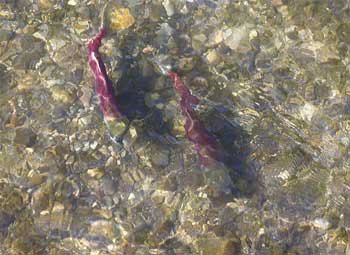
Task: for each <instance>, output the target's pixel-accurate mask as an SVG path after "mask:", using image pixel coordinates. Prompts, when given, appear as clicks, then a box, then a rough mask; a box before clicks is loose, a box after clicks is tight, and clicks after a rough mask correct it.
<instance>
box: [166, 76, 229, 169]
mask: <svg viewBox="0 0 350 255" xmlns="http://www.w3.org/2000/svg"><path fill="white" fill-rule="evenodd" d="M167 75H168V77H169V78H170V79H171V80H172V81H173V86H174V88H175V90H176V91H177V92H178V93H179V95H180V102H179V106H180V109H181V113H182V115H183V116H184V117H185V126H184V128H185V132H186V137H187V138H188V140H190V141H191V142H192V143H193V144H194V147H195V150H196V151H197V153H198V156H199V158H200V162H201V163H202V164H203V165H210V164H211V163H213V162H215V161H223V160H224V153H223V150H222V148H221V146H220V144H219V142H218V141H217V140H216V139H215V137H214V136H212V135H211V134H210V133H209V132H208V130H207V129H206V128H205V126H204V124H203V123H202V122H201V121H200V119H199V118H198V116H197V114H196V112H195V110H194V107H195V106H196V105H197V104H198V103H199V99H198V98H197V97H195V96H194V95H192V93H191V91H190V90H189V89H188V88H187V87H186V86H185V84H184V83H183V82H182V81H181V79H180V77H179V76H178V74H177V73H175V72H173V71H168V73H167Z"/></svg>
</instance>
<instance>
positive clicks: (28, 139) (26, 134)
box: [14, 128, 37, 147]
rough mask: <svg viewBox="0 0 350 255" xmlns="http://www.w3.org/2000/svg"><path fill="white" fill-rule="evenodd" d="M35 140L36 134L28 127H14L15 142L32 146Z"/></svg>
mask: <svg viewBox="0 0 350 255" xmlns="http://www.w3.org/2000/svg"><path fill="white" fill-rule="evenodd" d="M36 141H37V136H36V134H35V133H34V132H33V131H32V130H31V129H30V128H18V129H16V136H15V139H14V142H15V144H18V145H24V146H26V147H33V146H34V145H35V143H36Z"/></svg>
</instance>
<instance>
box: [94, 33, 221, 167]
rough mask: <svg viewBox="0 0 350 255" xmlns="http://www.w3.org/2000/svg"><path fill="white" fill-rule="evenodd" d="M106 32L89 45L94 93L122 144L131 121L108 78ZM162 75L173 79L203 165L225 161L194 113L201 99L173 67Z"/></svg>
mask: <svg viewBox="0 0 350 255" xmlns="http://www.w3.org/2000/svg"><path fill="white" fill-rule="evenodd" d="M106 32H107V31H106V29H105V28H101V29H100V31H99V32H98V33H97V35H96V36H95V37H94V38H92V39H90V41H89V42H88V55H89V65H90V68H91V70H92V73H93V75H94V78H95V83H96V85H95V90H96V94H97V96H98V98H99V101H100V109H101V112H102V114H103V117H104V121H105V122H106V124H107V126H108V128H109V130H111V131H112V137H114V140H115V141H120V140H121V139H122V135H123V134H124V133H125V131H126V129H127V126H128V119H127V118H126V116H125V115H124V114H123V113H122V111H121V110H120V108H119V107H118V102H117V100H116V97H115V95H114V89H113V83H112V81H111V80H110V79H109V78H108V75H107V72H106V67H105V65H104V63H103V61H102V58H101V55H100V54H99V47H100V46H101V43H102V39H103V37H104V36H106ZM162 72H163V74H164V75H166V76H167V77H168V78H169V79H170V80H172V82H173V86H174V89H175V90H176V91H177V93H178V94H179V96H180V102H179V107H180V109H181V113H182V115H183V116H184V118H185V125H184V128H185V132H186V137H187V139H188V140H190V141H191V142H192V143H193V145H194V148H195V150H196V151H197V154H198V156H199V159H200V162H201V163H202V164H203V165H206V166H207V165H210V164H212V163H213V162H215V161H222V160H223V158H222V157H223V153H222V150H221V146H220V144H219V143H218V141H217V140H216V139H215V137H213V136H212V135H211V134H210V133H209V132H208V130H207V129H206V128H205V126H204V125H203V123H202V122H201V121H200V120H199V118H198V116H197V114H196V113H195V110H194V107H195V106H196V105H197V104H198V103H199V99H198V98H197V97H196V96H194V95H193V94H192V93H191V91H190V90H189V89H188V87H186V86H185V84H184V83H183V82H182V81H181V78H180V77H179V75H178V74H177V73H175V72H174V71H172V70H171V69H170V68H163V69H162Z"/></svg>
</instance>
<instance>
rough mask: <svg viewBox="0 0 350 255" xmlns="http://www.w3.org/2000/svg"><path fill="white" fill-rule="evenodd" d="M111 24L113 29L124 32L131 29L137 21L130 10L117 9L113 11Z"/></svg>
mask: <svg viewBox="0 0 350 255" xmlns="http://www.w3.org/2000/svg"><path fill="white" fill-rule="evenodd" d="M110 22H111V28H112V29H114V30H122V29H127V28H129V27H131V26H132V25H133V24H134V23H135V19H134V17H133V16H132V15H131V13H130V10H129V9H128V8H115V9H113V10H112V11H111V14H110Z"/></svg>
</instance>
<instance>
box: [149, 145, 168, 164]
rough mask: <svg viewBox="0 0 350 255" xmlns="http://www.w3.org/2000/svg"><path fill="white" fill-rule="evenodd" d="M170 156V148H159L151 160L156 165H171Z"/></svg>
mask: <svg viewBox="0 0 350 255" xmlns="http://www.w3.org/2000/svg"><path fill="white" fill-rule="evenodd" d="M169 156H170V152H169V150H167V149H162V148H158V150H154V152H153V155H152V156H151V161H152V163H153V164H154V165H155V166H159V167H165V166H167V165H169Z"/></svg>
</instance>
